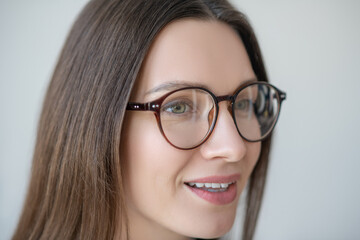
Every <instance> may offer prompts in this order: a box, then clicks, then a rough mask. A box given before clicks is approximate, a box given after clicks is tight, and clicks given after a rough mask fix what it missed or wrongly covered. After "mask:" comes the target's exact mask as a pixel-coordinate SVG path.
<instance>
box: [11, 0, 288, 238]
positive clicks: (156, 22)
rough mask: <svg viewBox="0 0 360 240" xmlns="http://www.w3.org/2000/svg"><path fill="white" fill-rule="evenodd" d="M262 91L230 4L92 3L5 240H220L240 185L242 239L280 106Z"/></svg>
mask: <svg viewBox="0 0 360 240" xmlns="http://www.w3.org/2000/svg"><path fill="white" fill-rule="evenodd" d="M266 82H267V77H266V73H265V70H264V65H263V62H262V58H261V54H260V50H259V47H258V45H257V42H256V39H255V36H254V33H253V31H252V29H251V27H250V26H249V24H248V23H247V21H246V19H245V17H244V16H243V15H242V14H240V13H239V12H237V11H236V10H235V9H234V8H233V7H232V6H231V5H230V4H229V3H227V2H226V1H218V0H216V1H215V0H214V1H200V0H191V1H184V0H176V1H174V0H172V1H167V0H163V1H133V0H122V1H120V0H118V1H103V0H94V1H91V2H90V3H89V4H88V5H87V6H86V7H85V9H84V10H83V11H82V13H81V14H80V16H79V18H78V19H77V21H76V22H75V24H74V26H73V29H72V30H71V32H70V35H69V37H68V39H67V41H66V43H65V46H64V48H63V51H62V54H61V56H60V59H59V62H58V64H57V66H56V69H55V72H54V75H53V78H52V81H51V83H50V86H49V88H48V91H47V95H46V98H45V101H44V106H43V111H42V114H41V119H40V123H39V129H38V135H37V143H36V147H35V153H34V157H33V168H32V177H31V182H30V186H29V190H28V195H27V199H26V202H25V205H24V206H25V207H24V210H23V213H22V216H21V218H20V222H19V225H18V228H17V230H16V232H15V235H14V237H13V239H189V238H217V237H220V236H222V235H224V234H225V233H226V232H227V231H229V230H230V228H231V226H232V225H233V221H234V217H235V212H236V207H237V202H238V199H239V196H240V193H241V192H242V190H243V189H244V188H245V185H246V184H248V191H247V212H246V217H245V222H244V233H243V239H251V238H252V236H253V234H254V230H255V225H256V220H257V216H258V212H259V209H260V204H261V198H262V194H263V189H264V184H265V176H266V169H267V164H268V155H269V148H270V141H271V137H270V135H271V131H272V129H273V127H274V125H275V123H276V120H277V117H278V114H279V110H280V104H281V101H282V100H283V99H284V98H285V94H284V93H282V92H281V91H280V90H278V89H277V88H275V87H273V86H271V85H269V84H267V83H266ZM154 116H155V117H154Z"/></svg>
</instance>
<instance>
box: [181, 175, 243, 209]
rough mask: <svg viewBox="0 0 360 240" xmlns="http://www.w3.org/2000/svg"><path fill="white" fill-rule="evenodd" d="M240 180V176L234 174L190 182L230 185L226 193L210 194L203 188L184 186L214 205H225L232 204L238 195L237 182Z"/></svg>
mask: <svg viewBox="0 0 360 240" xmlns="http://www.w3.org/2000/svg"><path fill="white" fill-rule="evenodd" d="M239 179H240V174H233V175H228V176H209V177H204V178H198V179H193V180H190V181H187V182H186V183H189V182H197V183H209V182H210V183H229V182H234V183H233V184H230V185H229V187H228V188H227V190H226V191H223V192H209V191H206V190H204V189H201V188H195V187H191V186H189V185H187V184H185V183H184V185H185V186H186V187H187V188H188V189H190V190H191V192H193V193H195V195H197V196H198V197H200V198H202V199H204V200H206V201H208V202H210V203H212V204H215V205H225V204H229V203H232V202H233V201H234V200H235V198H236V195H237V181H238V180H239Z"/></svg>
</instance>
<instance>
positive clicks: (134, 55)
mask: <svg viewBox="0 0 360 240" xmlns="http://www.w3.org/2000/svg"><path fill="white" fill-rule="evenodd" d="M189 17H191V18H198V19H213V20H214V19H217V20H218V21H222V22H225V23H227V24H229V25H230V26H231V27H232V28H234V29H235V30H236V31H237V32H238V34H239V36H240V37H241V39H242V40H243V42H244V45H245V48H246V50H247V53H248V55H249V57H250V60H251V63H252V67H253V69H254V71H255V73H256V75H257V77H258V79H259V80H260V81H267V77H266V73H265V69H264V64H263V61H262V57H261V54H260V49H259V46H258V43H257V40H256V38H255V35H254V32H253V30H252V28H251V26H250V25H249V23H248V21H247V19H246V17H245V16H244V15H243V14H242V13H239V12H238V11H237V10H235V9H234V8H233V7H232V6H231V5H230V4H229V3H228V2H227V1H226V0H171V1H169V0H153V1H149V0H146V1H145V0H143V1H140V0H93V1H90V2H89V3H88V4H87V5H86V7H85V8H84V9H83V11H82V12H81V14H80V15H79V17H78V19H77V20H76V22H75V23H74V25H73V28H72V30H71V32H70V34H69V36H68V38H67V41H66V43H65V45H64V48H63V50H62V53H61V55H60V58H59V61H58V63H57V65H56V68H55V71H54V74H53V76H52V80H51V82H50V85H49V87H48V90H47V94H46V97H45V100H44V104H43V109H42V113H41V118H40V122H39V126H38V132H37V140H36V146H35V151H34V156H33V165H32V174H31V181H30V185H29V188H28V193H27V198H26V201H25V204H24V208H23V212H22V215H21V218H20V221H19V224H18V226H17V229H16V232H15V234H14V236H13V239H14V240H17V239H112V238H114V233H115V229H116V228H117V227H118V226H120V225H121V224H119V222H120V221H122V222H123V223H125V224H123V226H125V228H124V229H121V231H122V232H123V233H125V234H126V233H127V232H128V230H127V227H126V226H127V224H126V222H127V217H126V206H125V202H124V197H123V180H122V175H123V173H122V170H123V169H122V168H121V165H122V163H121V161H122V160H121V159H120V157H119V156H120V153H119V146H120V136H121V128H122V122H123V118H124V114H125V109H126V104H127V102H128V99H129V96H130V93H131V90H132V87H133V85H134V82H135V81H136V78H137V76H138V73H139V70H140V68H141V64H142V62H143V60H144V57H145V55H146V53H147V51H148V49H149V47H150V45H151V43H152V42H153V40H154V38H155V36H156V35H157V34H158V33H159V32H160V30H161V29H162V28H163V27H164V26H165V25H167V24H169V23H170V22H172V21H174V20H176V19H181V18H189ZM270 141H271V138H268V139H267V140H265V141H263V142H262V150H261V155H260V159H259V161H258V163H257V165H256V166H255V169H254V171H253V173H252V175H251V178H250V181H249V187H248V191H247V211H246V216H245V222H244V232H243V239H252V236H253V234H254V231H255V225H256V221H257V217H258V213H259V209H260V204H261V199H262V195H263V190H264V184H265V177H266V170H267V165H268V156H269V149H270Z"/></svg>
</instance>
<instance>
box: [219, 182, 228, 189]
mask: <svg viewBox="0 0 360 240" xmlns="http://www.w3.org/2000/svg"><path fill="white" fill-rule="evenodd" d="M220 185H221V187H222V188H227V187H228V186H229V184H228V183H220Z"/></svg>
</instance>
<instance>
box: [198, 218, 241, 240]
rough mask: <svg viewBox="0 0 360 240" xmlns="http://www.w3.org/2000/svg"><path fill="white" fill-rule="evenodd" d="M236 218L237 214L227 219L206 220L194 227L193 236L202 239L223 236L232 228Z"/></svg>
mask: <svg viewBox="0 0 360 240" xmlns="http://www.w3.org/2000/svg"><path fill="white" fill-rule="evenodd" d="M234 220H235V215H234V216H232V217H229V218H227V219H221V218H219V219H216V220H215V221H213V222H209V220H207V221H204V222H203V223H199V224H197V225H195V226H194V227H195V229H193V231H192V233H193V234H192V235H191V237H193V238H202V239H212V238H219V237H222V236H224V235H225V234H227V233H228V232H229V231H230V230H231V228H232V226H233V224H234Z"/></svg>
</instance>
